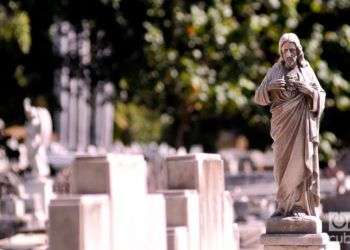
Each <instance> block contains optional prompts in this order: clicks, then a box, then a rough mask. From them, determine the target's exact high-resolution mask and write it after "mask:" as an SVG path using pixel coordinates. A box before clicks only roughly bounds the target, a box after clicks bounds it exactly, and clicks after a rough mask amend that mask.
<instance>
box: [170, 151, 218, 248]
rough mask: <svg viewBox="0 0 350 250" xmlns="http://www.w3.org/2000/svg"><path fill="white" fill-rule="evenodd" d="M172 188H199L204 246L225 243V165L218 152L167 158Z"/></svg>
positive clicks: (210, 246)
mask: <svg viewBox="0 0 350 250" xmlns="http://www.w3.org/2000/svg"><path fill="white" fill-rule="evenodd" d="M166 167H167V183H168V189H195V190H197V192H198V195H199V214H200V249H201V250H221V249H223V247H224V237H223V235H224V233H223V231H224V225H223V223H224V222H223V215H224V208H223V207H224V201H223V198H224V196H223V194H224V186H225V185H224V184H225V183H224V165H223V161H222V159H221V157H220V155H218V154H202V153H198V154H190V155H184V156H172V157H168V158H167V159H166Z"/></svg>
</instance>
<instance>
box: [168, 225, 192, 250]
mask: <svg viewBox="0 0 350 250" xmlns="http://www.w3.org/2000/svg"><path fill="white" fill-rule="evenodd" d="M167 242H168V250H188V249H189V246H188V232H187V228H186V227H169V228H167Z"/></svg>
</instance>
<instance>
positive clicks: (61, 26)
mask: <svg viewBox="0 0 350 250" xmlns="http://www.w3.org/2000/svg"><path fill="white" fill-rule="evenodd" d="M51 33H52V34H51V35H52V40H53V44H54V52H55V54H56V56H57V59H58V61H59V63H58V68H57V69H56V71H55V78H54V81H55V93H56V96H57V99H58V104H59V110H58V112H57V114H56V116H55V118H56V119H55V121H56V127H57V130H58V132H59V137H60V143H61V144H62V145H63V146H64V147H66V148H68V149H69V150H71V151H78V152H86V151H87V149H88V146H89V145H95V146H97V147H98V148H99V149H100V151H102V152H105V151H108V149H109V148H110V146H111V144H112V142H113V124H114V122H113V120H114V92H115V89H114V85H113V84H112V83H111V82H110V81H109V80H108V77H107V76H105V75H100V74H98V75H96V74H97V73H96V72H92V71H91V58H92V56H93V53H97V54H99V56H95V57H97V58H100V59H101V60H102V59H103V58H104V57H105V56H107V57H108V55H105V53H104V52H103V53H101V51H102V50H104V49H106V48H104V47H103V46H102V45H100V44H99V43H96V44H97V45H96V44H95V50H94V52H93V50H92V49H91V37H92V35H93V34H92V33H91V27H90V25H89V23H88V22H85V21H83V22H82V23H80V24H76V25H73V24H71V23H69V22H67V21H60V22H57V23H55V24H54V25H53V26H52V28H51ZM101 46H102V47H101ZM96 48H97V50H96ZM102 54H103V56H101V55H102ZM107 54H108V53H107ZM94 63H98V62H94ZM92 79H96V81H93V80H92ZM101 79H103V80H101Z"/></svg>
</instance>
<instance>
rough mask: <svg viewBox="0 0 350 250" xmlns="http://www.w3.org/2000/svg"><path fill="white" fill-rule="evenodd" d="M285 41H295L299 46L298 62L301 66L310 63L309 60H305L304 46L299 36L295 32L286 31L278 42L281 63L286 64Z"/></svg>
mask: <svg viewBox="0 0 350 250" xmlns="http://www.w3.org/2000/svg"><path fill="white" fill-rule="evenodd" d="M285 42H290V43H294V44H295V46H296V47H297V57H298V58H297V64H298V66H299V67H306V66H307V65H308V62H307V61H306V60H305V57H304V52H303V47H302V46H301V43H300V40H299V38H298V36H297V35H296V34H294V33H284V34H283V35H282V36H281V38H280V40H279V43H278V51H279V53H280V57H279V59H278V62H280V63H281V64H283V65H284V64H285V62H284V60H283V57H282V46H283V44H284V43H285Z"/></svg>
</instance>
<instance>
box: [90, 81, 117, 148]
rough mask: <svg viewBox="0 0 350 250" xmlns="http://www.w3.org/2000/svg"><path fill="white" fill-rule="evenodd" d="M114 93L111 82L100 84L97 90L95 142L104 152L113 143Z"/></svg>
mask: <svg viewBox="0 0 350 250" xmlns="http://www.w3.org/2000/svg"><path fill="white" fill-rule="evenodd" d="M114 92H115V91H114V86H113V84H112V83H111V82H100V83H99V84H98V86H97V88H96V97H95V141H96V146H97V147H98V148H99V149H100V150H103V151H108V150H109V149H110V147H111V146H112V143H113V126H114V103H113V101H114Z"/></svg>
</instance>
